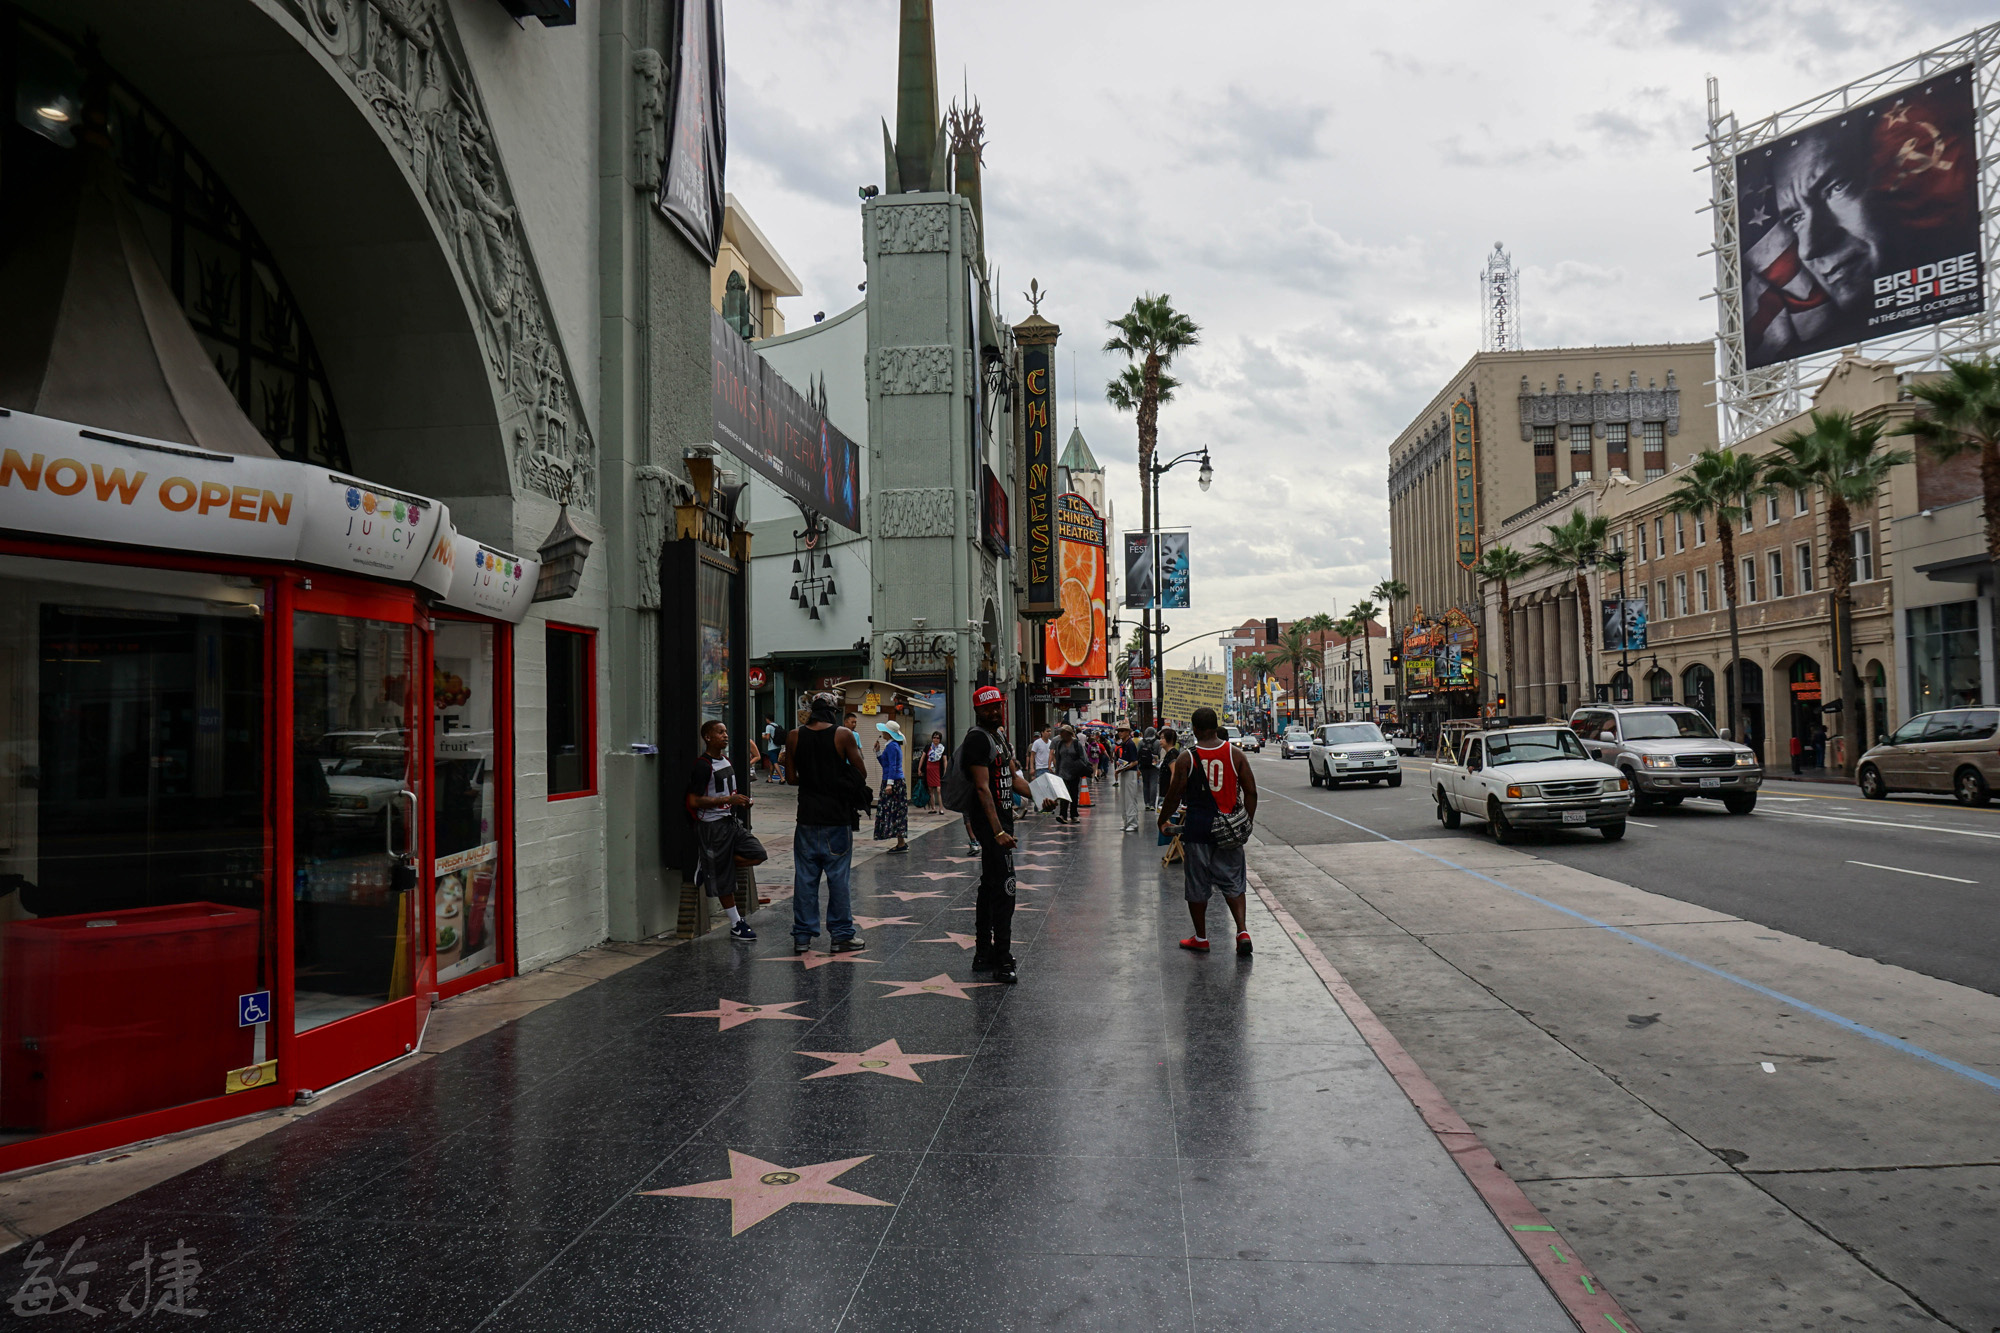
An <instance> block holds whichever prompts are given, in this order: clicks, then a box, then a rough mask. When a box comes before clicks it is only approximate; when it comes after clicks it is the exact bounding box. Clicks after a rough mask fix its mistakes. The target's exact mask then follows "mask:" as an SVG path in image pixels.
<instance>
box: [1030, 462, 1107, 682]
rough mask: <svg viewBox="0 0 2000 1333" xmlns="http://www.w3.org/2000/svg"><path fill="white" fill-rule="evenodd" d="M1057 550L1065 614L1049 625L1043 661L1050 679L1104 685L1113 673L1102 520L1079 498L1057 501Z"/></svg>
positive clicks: (1065, 496)
mask: <svg viewBox="0 0 2000 1333" xmlns="http://www.w3.org/2000/svg"><path fill="white" fill-rule="evenodd" d="M1056 547H1057V549H1058V550H1059V551H1060V552H1061V557H1060V566H1059V568H1060V577H1059V579H1058V589H1057V593H1058V596H1059V597H1060V598H1061V600H1062V614H1061V615H1060V616H1057V617H1056V618H1055V619H1054V620H1051V621H1050V622H1049V625H1048V630H1047V631H1046V633H1047V638H1046V641H1045V642H1044V643H1043V645H1042V660H1043V662H1045V663H1046V664H1047V667H1048V674H1049V676H1050V678H1051V679H1068V680H1102V679H1104V677H1105V676H1106V675H1108V674H1109V668H1108V667H1107V665H1106V661H1105V658H1106V650H1105V642H1104V633H1105V629H1106V624H1105V620H1106V617H1105V609H1104V589H1105V568H1104V520H1103V519H1102V518H1101V517H1099V516H1098V513H1097V511H1096V510H1095V509H1093V508H1092V507H1091V504H1090V501H1088V500H1086V499H1084V498H1083V497H1082V496H1081V495H1077V494H1075V493H1073V492H1066V493H1064V494H1063V495H1062V496H1061V497H1060V498H1059V499H1058V500H1057V501H1056Z"/></svg>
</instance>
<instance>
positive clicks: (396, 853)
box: [382, 791, 417, 861]
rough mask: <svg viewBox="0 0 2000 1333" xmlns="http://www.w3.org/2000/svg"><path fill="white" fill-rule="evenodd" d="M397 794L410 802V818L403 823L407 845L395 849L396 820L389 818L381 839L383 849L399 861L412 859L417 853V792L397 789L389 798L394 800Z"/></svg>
mask: <svg viewBox="0 0 2000 1333" xmlns="http://www.w3.org/2000/svg"><path fill="white" fill-rule="evenodd" d="M397 796H401V797H403V798H405V799H406V800H408V801H409V803H410V819H409V822H408V823H406V824H405V825H403V829H404V835H405V836H406V837H407V838H408V839H409V845H408V846H406V847H403V848H402V849H401V850H398V849H397V847H396V821H395V820H394V819H390V820H388V821H387V827H386V828H385V829H384V830H383V833H382V840H383V842H384V844H385V846H384V848H383V850H385V851H387V852H388V853H389V855H390V856H393V857H395V858H396V859H397V860H399V861H407V860H411V859H413V858H414V857H415V856H416V854H417V794H416V793H415V792H413V791H399V792H396V793H395V794H394V795H392V796H391V797H390V798H389V799H390V800H391V801H394V800H395V799H396V797H397Z"/></svg>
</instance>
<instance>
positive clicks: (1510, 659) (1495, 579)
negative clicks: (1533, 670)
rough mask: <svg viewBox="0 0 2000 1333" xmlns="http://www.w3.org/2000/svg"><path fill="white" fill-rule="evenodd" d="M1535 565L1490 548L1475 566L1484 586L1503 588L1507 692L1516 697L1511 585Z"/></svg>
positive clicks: (1507, 550)
mask: <svg viewBox="0 0 2000 1333" xmlns="http://www.w3.org/2000/svg"><path fill="white" fill-rule="evenodd" d="M1534 568H1535V562H1534V561H1532V560H1530V559H1528V557H1527V556H1525V555H1522V554H1521V553H1520V552H1519V551H1517V550H1515V549H1514V548H1513V547H1511V546H1489V547H1487V548H1486V550H1485V551H1484V552H1482V553H1481V554H1480V557H1479V563H1478V564H1476V565H1474V566H1473V567H1472V577H1474V578H1476V579H1478V580H1479V581H1480V582H1481V583H1497V584H1499V585H1500V643H1501V651H1502V652H1503V653H1504V654H1505V660H1506V663H1507V692H1508V694H1509V696H1510V697H1511V696H1512V695H1514V694H1517V693H1518V692H1519V691H1518V690H1517V688H1516V686H1515V684H1514V602H1513V598H1512V596H1511V594H1510V593H1509V591H1508V585H1509V584H1511V583H1512V582H1513V581H1514V580H1515V579H1518V578H1525V577H1527V576H1528V575H1529V574H1531V573H1533V572H1534Z"/></svg>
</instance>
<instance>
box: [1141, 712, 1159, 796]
mask: <svg viewBox="0 0 2000 1333" xmlns="http://www.w3.org/2000/svg"><path fill="white" fill-rule="evenodd" d="M1139 788H1140V792H1141V794H1142V795H1144V796H1145V798H1146V808H1147V809H1148V810H1152V809H1155V808H1157V807H1158V805H1159V804H1160V733H1159V732H1157V731H1155V730H1154V729H1153V728H1151V727H1147V728H1146V734H1145V735H1144V736H1142V737H1140V738H1139Z"/></svg>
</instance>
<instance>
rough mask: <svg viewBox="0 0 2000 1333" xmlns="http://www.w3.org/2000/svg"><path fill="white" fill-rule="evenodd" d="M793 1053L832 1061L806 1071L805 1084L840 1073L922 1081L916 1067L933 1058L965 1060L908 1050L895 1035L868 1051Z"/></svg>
mask: <svg viewBox="0 0 2000 1333" xmlns="http://www.w3.org/2000/svg"><path fill="white" fill-rule="evenodd" d="M792 1054H793V1055H810V1056H811V1057H812V1058H813V1059H815V1060H827V1061H831V1063H830V1064H828V1065H827V1067H826V1068H825V1069H821V1070H818V1071H817V1072H815V1073H811V1074H807V1075H806V1076H805V1078H802V1079H800V1080H799V1082H801V1083H804V1082H807V1081H808V1080H811V1079H816V1078H834V1077H837V1076H838V1075H841V1074H887V1075H888V1076H889V1077H890V1078H900V1079H906V1080H908V1081H909V1082H911V1083H921V1082H923V1079H921V1078H919V1077H918V1076H917V1071H916V1069H915V1068H914V1067H913V1066H916V1065H921V1064H929V1063H930V1062H931V1061H932V1060H963V1059H965V1058H966V1057H965V1056H963V1055H913V1054H910V1053H909V1052H907V1051H905V1050H904V1049H903V1048H902V1046H901V1045H899V1044H898V1043H897V1041H896V1039H895V1038H894V1037H891V1038H889V1040H887V1041H884V1042H878V1043H877V1044H875V1045H873V1046H870V1047H869V1048H868V1049H867V1050H865V1051H855V1052H848V1051H793V1052H792Z"/></svg>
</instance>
